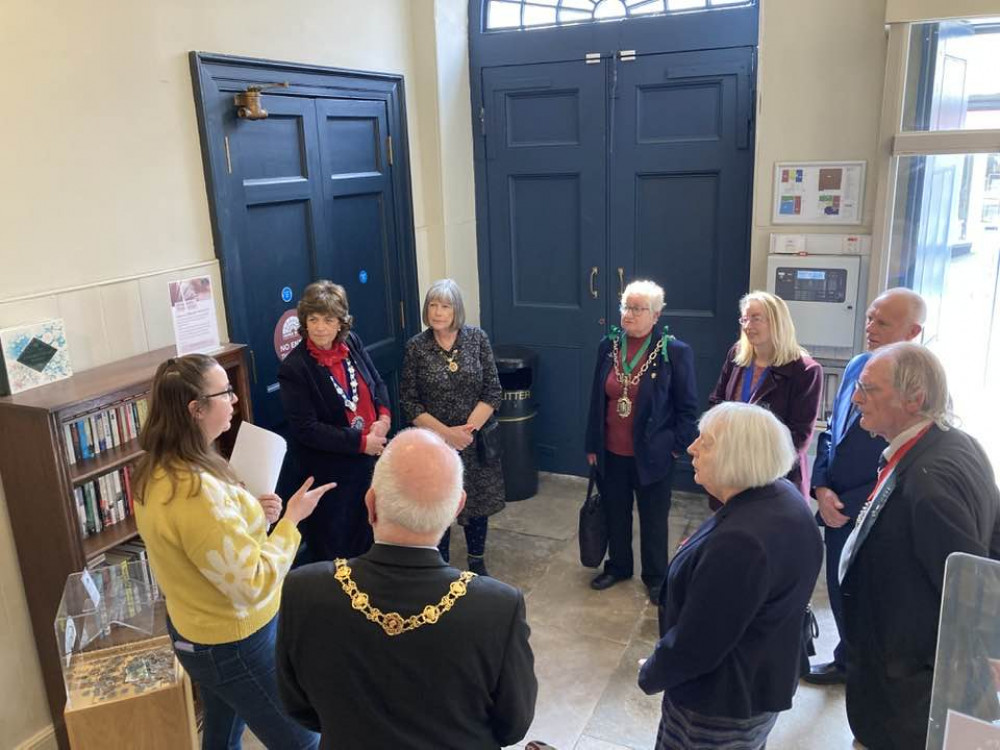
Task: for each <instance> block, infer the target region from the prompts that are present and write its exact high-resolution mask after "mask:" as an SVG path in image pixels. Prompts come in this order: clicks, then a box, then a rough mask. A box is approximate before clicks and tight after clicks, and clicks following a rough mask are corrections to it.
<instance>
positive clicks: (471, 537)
mask: <svg viewBox="0 0 1000 750" xmlns="http://www.w3.org/2000/svg"><path fill="white" fill-rule="evenodd" d="M462 528H463V529H464V530H465V549H466V552H468V554H469V557H483V555H485V554H486V532H488V531H489V530H490V517H489V516H473V517H472V518H470V519H469V520H468V522H467V523H466V524H465V526H463V527H462ZM438 550H439V551H440V552H441V557H443V558H444V561H445V562H450V561H451V527H450V526H449V527H448V528H447V529H445V530H444V536H443V537H441V541H440V542H438Z"/></svg>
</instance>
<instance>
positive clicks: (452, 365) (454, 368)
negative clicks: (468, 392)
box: [441, 349, 458, 372]
mask: <svg viewBox="0 0 1000 750" xmlns="http://www.w3.org/2000/svg"><path fill="white" fill-rule="evenodd" d="M441 356H442V357H444V358H445V361H446V362H447V363H448V372H458V362H456V361H455V357H457V356H458V349H454V350H453V351H452V352H451V353H450V354H445V353H444V352H441Z"/></svg>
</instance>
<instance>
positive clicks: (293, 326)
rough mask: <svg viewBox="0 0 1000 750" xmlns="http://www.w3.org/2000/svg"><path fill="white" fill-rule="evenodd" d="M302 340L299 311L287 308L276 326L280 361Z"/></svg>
mask: <svg viewBox="0 0 1000 750" xmlns="http://www.w3.org/2000/svg"><path fill="white" fill-rule="evenodd" d="M300 341H302V337H301V336H300V335H299V316H298V313H297V312H296V311H295V310H286V311H285V313H284V314H283V315H282V316H281V317H280V318H278V322H277V323H276V324H275V326H274V353H275V354H277V355H278V361H279V362H280V361H282V360H284V359H285V357H287V356H288V355H289V354H291V353H292V349H294V348H295V347H297V346H298V345H299V342H300ZM268 392H269V393H270V391H268Z"/></svg>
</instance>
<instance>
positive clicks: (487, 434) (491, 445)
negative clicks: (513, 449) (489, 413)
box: [476, 419, 502, 464]
mask: <svg viewBox="0 0 1000 750" xmlns="http://www.w3.org/2000/svg"><path fill="white" fill-rule="evenodd" d="M501 452H502V451H501V448H500V423H499V422H498V421H497V420H495V419H491V420H489V421H488V422H487V423H486V424H484V425H483V426H482V429H479V430H477V431H476V458H478V459H479V463H481V464H491V463H494V462H495V461H499V460H500V454H501Z"/></svg>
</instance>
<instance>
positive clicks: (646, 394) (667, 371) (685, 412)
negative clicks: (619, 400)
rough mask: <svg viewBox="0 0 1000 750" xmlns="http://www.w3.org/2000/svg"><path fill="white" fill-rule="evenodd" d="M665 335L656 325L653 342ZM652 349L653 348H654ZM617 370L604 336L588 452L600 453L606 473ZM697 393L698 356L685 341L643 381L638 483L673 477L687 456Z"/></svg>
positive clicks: (670, 348) (638, 407)
mask: <svg viewBox="0 0 1000 750" xmlns="http://www.w3.org/2000/svg"><path fill="white" fill-rule="evenodd" d="M662 334H663V327H662V326H659V325H657V326H654V327H653V333H652V337H653V338H652V339H651V341H652V342H653V344H655V342H656V341H658V340H659V339H660V336H661V335H662ZM653 344H651V345H653ZM612 367H614V352H613V349H612V345H611V340H610V339H609V338H607V337H605V338H604V339H603V340H602V341H601V344H600V346H599V347H598V348H597V366H596V367H595V368H594V381H593V386H592V388H591V395H590V412H589V415H588V418H587V438H586V441H585V442H586V451H587V453H596V454H597V470H598V471H599V472H600V473H601V474H603V473H604V440H605V432H606V420H607V414H608V397H607V394H606V393H605V392H604V384H605V382H606V381H607V379H608V373H610V372H611V368H612ZM697 420H698V392H697V391H696V390H695V377H694V354H693V353H692V351H691V347H689V346H688V345H687V344H685V343H684V342H683V341H679V340H677V339H674V340H673V341H671V342H670V343H668V344H667V361H664V359H663V356H662V354H660V355H658V356H657V357H656V359H655V360H654V361H653V362H652V364H650V366H649V369H648V370H646V373H645V374H644V375H643V376H642V378H641V379H640V380H639V394H638V396H636V403H635V419H634V421H633V427H632V443H633V445H634V446H635V464H636V470H637V472H638V474H639V484H642V485H647V484H652V483H653V482H657V481H659V480H660V479H663V478H664V477H666V476H667V475H668V474H669V473H670V469H671V467H672V466H673V462H674V457H673V454H674V453H683V452H684V451H685V450H686V449H687V447H688V446H689V445H690V444H691V442H692V441H693V440H694V437H695V433H696V432H697Z"/></svg>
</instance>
